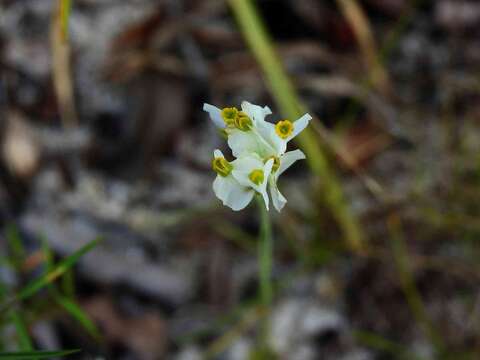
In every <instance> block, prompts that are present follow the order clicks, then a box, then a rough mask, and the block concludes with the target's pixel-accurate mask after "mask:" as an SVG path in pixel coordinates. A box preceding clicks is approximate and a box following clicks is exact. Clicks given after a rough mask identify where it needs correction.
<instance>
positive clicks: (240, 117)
mask: <svg viewBox="0 0 480 360" xmlns="http://www.w3.org/2000/svg"><path fill="white" fill-rule="evenodd" d="M234 124H235V127H236V128H237V129H240V130H242V131H248V130H250V129H251V128H252V125H253V123H252V119H250V118H249V117H248V115H247V114H245V113H244V112H243V111H239V112H238V114H237V117H236V118H235V120H234Z"/></svg>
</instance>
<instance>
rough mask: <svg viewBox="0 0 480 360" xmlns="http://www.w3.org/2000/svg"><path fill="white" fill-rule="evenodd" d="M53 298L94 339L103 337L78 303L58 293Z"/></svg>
mask: <svg viewBox="0 0 480 360" xmlns="http://www.w3.org/2000/svg"><path fill="white" fill-rule="evenodd" d="M53 297H54V299H55V301H56V302H57V303H58V304H59V305H61V306H62V307H63V308H64V309H65V311H67V312H68V313H69V314H70V315H71V316H72V317H73V318H74V319H75V320H77V321H78V322H79V323H80V325H81V326H82V327H83V328H84V329H85V330H86V331H87V332H88V333H89V334H90V335H91V336H92V337H93V338H94V339H100V337H101V336H100V332H99V331H98V329H97V326H96V325H95V323H94V322H93V321H92V320H91V319H90V317H89V316H88V315H87V314H86V313H85V312H84V311H83V310H82V308H81V307H80V306H79V305H78V304H77V303H75V302H74V301H73V300H70V299H69V298H67V297H66V296H63V295H60V294H58V293H57V294H55V295H53Z"/></svg>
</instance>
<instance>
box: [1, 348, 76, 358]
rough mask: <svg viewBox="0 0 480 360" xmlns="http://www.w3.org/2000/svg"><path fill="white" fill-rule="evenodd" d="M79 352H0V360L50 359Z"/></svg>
mask: <svg viewBox="0 0 480 360" xmlns="http://www.w3.org/2000/svg"><path fill="white" fill-rule="evenodd" d="M79 351H80V350H77V349H75V350H58V351H21V352H0V360H32V359H39V360H40V359H51V358H54V357H59V356H67V355H71V354H75V353H78V352H79Z"/></svg>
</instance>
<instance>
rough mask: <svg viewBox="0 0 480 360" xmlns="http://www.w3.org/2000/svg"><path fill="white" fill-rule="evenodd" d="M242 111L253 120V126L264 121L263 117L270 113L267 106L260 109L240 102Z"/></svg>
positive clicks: (246, 102) (245, 102)
mask: <svg viewBox="0 0 480 360" xmlns="http://www.w3.org/2000/svg"><path fill="white" fill-rule="evenodd" d="M242 111H243V112H244V113H246V114H247V115H248V116H249V117H250V118H251V119H252V120H253V122H254V124H255V125H257V123H261V122H263V121H265V116H267V115H270V114H271V113H272V111H271V110H270V108H269V107H268V106H265V107H263V108H262V107H261V106H258V105H255V104H252V103H249V102H248V101H242Z"/></svg>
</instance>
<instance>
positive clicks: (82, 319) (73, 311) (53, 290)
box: [42, 238, 100, 340]
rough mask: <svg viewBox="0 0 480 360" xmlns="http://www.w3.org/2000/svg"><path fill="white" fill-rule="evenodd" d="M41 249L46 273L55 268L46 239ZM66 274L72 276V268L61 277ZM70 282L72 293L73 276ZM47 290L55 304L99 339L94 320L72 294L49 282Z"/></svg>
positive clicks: (73, 290) (43, 240) (72, 291)
mask: <svg viewBox="0 0 480 360" xmlns="http://www.w3.org/2000/svg"><path fill="white" fill-rule="evenodd" d="M42 251H43V254H44V256H45V260H46V265H47V273H48V272H50V271H52V270H54V268H55V263H54V262H53V253H52V250H51V249H50V247H49V246H48V242H47V241H46V239H45V238H43V239H42ZM68 274H71V275H72V276H73V272H72V269H69V270H68V271H67V272H66V273H65V274H64V276H63V279H65V277H66V276H68ZM68 280H69V282H70V284H68V287H69V290H70V291H69V293H70V294H74V292H75V289H74V287H75V286H74V283H73V277H70V278H69V279H68ZM48 290H49V292H50V294H51V296H52V297H53V299H54V300H55V302H56V303H57V304H59V305H60V306H62V307H63V308H64V309H65V311H66V312H68V313H69V314H70V316H72V317H73V318H74V319H75V320H77V321H78V322H79V323H80V325H81V326H83V328H84V329H85V330H86V331H87V332H88V333H89V334H90V335H91V336H92V337H93V338H94V339H96V340H99V339H100V332H99V331H98V329H97V327H96V325H95V324H94V322H93V321H92V320H91V319H90V317H89V316H88V315H87V314H86V313H85V312H84V311H83V310H82V308H81V307H80V306H79V305H78V304H77V303H76V302H75V298H74V296H73V295H71V296H68V295H63V294H62V293H61V292H60V291H59V290H58V289H57V287H56V286H55V285H54V284H49V285H48Z"/></svg>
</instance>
